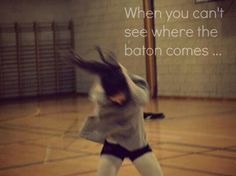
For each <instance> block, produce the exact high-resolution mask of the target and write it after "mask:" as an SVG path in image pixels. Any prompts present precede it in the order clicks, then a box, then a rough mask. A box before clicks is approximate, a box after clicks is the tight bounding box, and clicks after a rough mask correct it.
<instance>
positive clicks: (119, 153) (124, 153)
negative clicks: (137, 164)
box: [101, 141, 152, 161]
mask: <svg viewBox="0 0 236 176" xmlns="http://www.w3.org/2000/svg"><path fill="white" fill-rule="evenodd" d="M147 152H152V149H151V148H150V146H149V145H146V146H144V147H142V148H140V149H137V150H133V151H129V150H127V149H125V148H124V147H122V146H120V145H119V144H113V143H109V142H107V141H105V142H104V145H103V148H102V151H101V155H104V154H107V155H113V156H115V157H118V158H120V159H121V160H124V158H129V159H130V160H131V161H134V160H135V159H137V158H138V157H140V156H142V155H143V154H145V153H147Z"/></svg>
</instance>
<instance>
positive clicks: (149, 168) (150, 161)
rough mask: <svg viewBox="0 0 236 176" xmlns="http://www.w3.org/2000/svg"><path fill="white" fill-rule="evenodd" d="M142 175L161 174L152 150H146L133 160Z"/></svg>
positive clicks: (161, 175)
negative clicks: (146, 151)
mask: <svg viewBox="0 0 236 176" xmlns="http://www.w3.org/2000/svg"><path fill="white" fill-rule="evenodd" d="M133 164H134V165H135V167H136V168H137V170H138V171H139V173H140V174H141V175H142V176H163V173H162V170H161V167H160V164H159V162H158V161H157V159H156V157H155V155H154V154H153V152H148V153H146V154H144V155H142V156H140V157H139V158H137V159H135V160H134V161H133Z"/></svg>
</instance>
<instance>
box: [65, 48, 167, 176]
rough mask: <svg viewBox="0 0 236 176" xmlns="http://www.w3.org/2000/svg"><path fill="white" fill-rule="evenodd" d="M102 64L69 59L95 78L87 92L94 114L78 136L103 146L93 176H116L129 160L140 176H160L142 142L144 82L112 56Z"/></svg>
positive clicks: (145, 97)
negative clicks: (125, 160) (125, 161)
mask: <svg viewBox="0 0 236 176" xmlns="http://www.w3.org/2000/svg"><path fill="white" fill-rule="evenodd" d="M96 49H97V51H98V52H99V54H100V57H101V59H102V61H103V63H101V62H95V61H92V62H91V61H85V60H83V59H81V57H79V56H78V55H76V54H75V53H73V52H72V53H71V56H70V57H69V58H70V59H71V61H72V62H73V63H75V64H77V65H78V66H79V67H80V68H82V69H85V70H87V71H89V72H91V73H94V74H97V75H98V76H99V79H98V81H97V82H96V83H95V85H94V87H93V88H92V90H91V92H90V97H91V99H92V100H93V101H94V103H95V105H96V106H95V107H96V108H95V112H94V114H93V115H92V116H89V117H88V118H87V119H86V121H85V122H84V123H83V125H82V128H81V130H80V136H81V137H83V138H86V139H88V140H92V141H95V142H99V143H102V144H103V148H102V151H101V157H100V162H99V165H98V170H97V176H116V175H117V172H118V170H119V168H120V167H121V165H122V161H123V160H124V159H125V158H129V159H130V160H131V161H132V163H133V164H134V166H135V167H136V168H137V170H138V171H139V173H140V174H141V175H142V176H163V174H162V171H161V168H160V165H159V163H158V161H157V159H156V157H155V155H154V153H153V152H152V149H151V147H150V146H149V144H148V141H147V139H146V133H145V129H144V118H143V106H144V105H145V104H146V103H147V102H148V101H149V91H148V86H147V83H146V81H145V80H144V79H143V78H141V77H139V76H136V75H132V76H129V75H128V73H127V70H126V69H125V68H124V67H123V66H122V65H120V64H118V63H117V62H116V61H115V59H114V55H112V54H109V55H108V58H105V57H104V55H103V53H102V51H101V49H100V48H99V47H97V48H96Z"/></svg>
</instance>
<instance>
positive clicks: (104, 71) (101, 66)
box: [64, 46, 129, 97]
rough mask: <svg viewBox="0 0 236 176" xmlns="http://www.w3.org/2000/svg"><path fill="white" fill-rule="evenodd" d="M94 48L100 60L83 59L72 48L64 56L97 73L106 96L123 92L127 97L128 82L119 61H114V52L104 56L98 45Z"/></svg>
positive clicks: (84, 68)
mask: <svg viewBox="0 0 236 176" xmlns="http://www.w3.org/2000/svg"><path fill="white" fill-rule="evenodd" d="M95 50H96V51H97V52H98V54H99V56H100V62H99V61H94V60H85V59H83V58H82V57H81V56H79V55H78V54H77V53H75V52H74V51H72V50H70V51H68V53H67V54H66V55H64V56H65V58H67V60H69V61H70V62H71V63H72V64H74V65H76V66H78V67H79V68H81V69H83V70H85V71H88V72H90V73H93V74H96V75H98V76H99V77H100V79H101V85H102V87H103V89H104V91H105V93H106V95H107V96H112V95H115V94H117V93H119V92H123V93H125V94H126V96H127V97H129V88H128V84H127V81H126V78H125V76H124V74H123V73H122V70H121V67H120V65H119V63H118V62H117V61H116V57H115V54H114V53H112V52H109V53H108V54H107V55H106V56H104V54H103V52H102V49H101V48H100V47H99V46H96V47H95Z"/></svg>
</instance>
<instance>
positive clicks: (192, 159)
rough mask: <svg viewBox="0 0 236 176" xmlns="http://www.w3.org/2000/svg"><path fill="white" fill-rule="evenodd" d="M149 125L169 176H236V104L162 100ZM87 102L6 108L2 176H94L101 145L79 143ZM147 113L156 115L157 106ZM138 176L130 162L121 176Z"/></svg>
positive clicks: (1, 124) (0, 123) (0, 112)
mask: <svg viewBox="0 0 236 176" xmlns="http://www.w3.org/2000/svg"><path fill="white" fill-rule="evenodd" d="M158 106H159V110H160V111H161V112H164V113H165V115H166V118H165V119H162V120H146V121H145V125H146V129H147V134H148V138H149V141H150V144H151V146H152V148H153V150H154V153H155V154H156V156H157V157H158V159H159V161H160V163H161V165H162V168H163V171H164V174H165V176H236V101H207V100H171V99H168V100H167V99H161V100H159V102H158ZM92 109H93V105H92V103H91V102H89V100H88V99H87V98H86V97H76V98H57V99H51V100H41V101H32V100H31V101H23V100H21V101H18V102H14V103H13V102H9V103H4V104H1V106H0V139H1V140H0V176H94V175H96V167H97V163H98V159H99V152H100V149H101V145H99V144H96V143H93V142H89V141H86V140H84V139H81V138H79V137H78V128H79V126H80V124H81V123H82V121H83V120H84V118H85V117H86V116H87V115H88V114H89V113H91V112H92ZM146 110H148V111H156V110H157V102H156V101H152V102H150V104H149V105H148V106H147V108H146ZM130 175H132V176H136V175H137V176H138V175H139V174H138V173H137V171H136V170H135V168H134V167H133V165H132V164H131V162H130V161H129V160H125V162H124V163H123V166H122V168H121V169H120V171H119V174H118V176H130Z"/></svg>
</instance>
